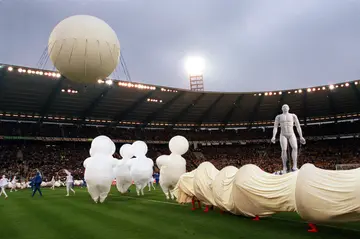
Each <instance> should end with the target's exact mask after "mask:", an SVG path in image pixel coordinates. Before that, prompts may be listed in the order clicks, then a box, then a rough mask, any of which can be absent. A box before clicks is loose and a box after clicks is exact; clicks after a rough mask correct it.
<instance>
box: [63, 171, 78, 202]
mask: <svg viewBox="0 0 360 239" xmlns="http://www.w3.org/2000/svg"><path fill="white" fill-rule="evenodd" d="M64 171H65V173H66V196H67V197H68V196H69V193H70V191H71V192H72V193H74V194H75V190H74V189H73V188H72V187H73V184H74V178H73V176H72V175H71V173H70V172H69V171H68V170H66V169H64Z"/></svg>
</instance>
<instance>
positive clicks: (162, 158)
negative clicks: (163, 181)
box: [156, 155, 169, 168]
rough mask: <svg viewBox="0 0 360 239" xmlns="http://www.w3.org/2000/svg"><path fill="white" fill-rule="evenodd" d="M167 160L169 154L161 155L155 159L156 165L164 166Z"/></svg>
mask: <svg viewBox="0 0 360 239" xmlns="http://www.w3.org/2000/svg"><path fill="white" fill-rule="evenodd" d="M168 161H169V155H161V156H159V157H158V158H157V159H156V165H157V166H158V167H159V168H161V167H162V166H165V165H166V164H167V162H168Z"/></svg>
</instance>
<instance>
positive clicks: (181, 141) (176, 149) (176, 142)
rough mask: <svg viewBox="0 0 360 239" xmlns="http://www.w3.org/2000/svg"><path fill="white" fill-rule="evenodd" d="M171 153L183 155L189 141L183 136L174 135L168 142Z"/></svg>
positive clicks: (187, 148)
mask: <svg viewBox="0 0 360 239" xmlns="http://www.w3.org/2000/svg"><path fill="white" fill-rule="evenodd" d="M169 149H170V152H171V153H174V154H179V155H183V154H185V153H186V152H187V151H188V150H189V141H188V140H187V139H186V138H185V137H184V136H180V135H177V136H174V137H172V139H171V140H170V142H169Z"/></svg>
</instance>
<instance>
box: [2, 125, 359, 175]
mask: <svg viewBox="0 0 360 239" xmlns="http://www.w3.org/2000/svg"><path fill="white" fill-rule="evenodd" d="M359 126H360V124H359V123H358V122H347V123H341V124H324V125H315V126H308V127H304V135H305V137H306V136H309V135H312V136H323V135H341V134H339V132H342V134H351V133H358V132H360V131H359V128H360V127H359ZM271 131H272V129H271V128H257V129H253V130H245V129H238V130H213V131H210V130H206V131H191V130H186V131H185V130H170V129H165V130H160V129H156V130H155V129H152V130H149V129H130V128H129V129H124V128H115V129H110V128H106V127H78V126H74V125H66V126H64V125H57V124H42V125H40V124H30V123H17V122H0V136H1V135H2V136H44V137H70V138H78V137H80V138H92V137H96V136H98V135H100V134H106V135H109V136H110V137H111V138H113V139H129V140H159V141H168V140H169V139H170V138H171V137H172V136H175V135H183V136H185V137H187V138H188V139H189V140H190V141H202V140H208V141H213V140H225V141H226V140H236V139H237V140H245V139H264V138H266V139H269V138H271V133H272V132H271ZM359 143H360V139H357V138H351V139H340V137H338V138H335V139H331V140H318V141H315V140H314V141H311V140H308V141H307V144H306V145H302V146H300V148H299V158H298V163H299V167H300V166H301V165H302V164H304V163H313V164H315V165H316V166H317V167H320V168H324V169H335V165H337V164H360V156H359V154H360V147H359V146H358V145H359ZM120 146H121V145H117V147H118V150H117V152H119V148H120ZM148 146H149V152H148V157H150V158H152V159H153V160H156V158H157V157H158V156H160V155H162V154H169V150H168V147H167V144H150V143H149V144H148ZM89 148H90V143H89V142H42V141H32V140H11V141H8V140H1V141H0V173H2V174H5V175H7V176H8V177H10V176H14V175H16V176H17V177H18V178H26V177H29V176H30V175H32V174H33V173H34V172H35V170H37V169H38V170H40V171H41V172H42V173H43V175H44V176H45V178H46V180H51V177H52V176H54V175H56V174H57V173H58V172H60V171H61V170H62V169H68V170H70V171H71V172H72V174H73V175H74V178H76V179H82V178H83V173H84V168H83V166H82V163H83V161H84V160H85V159H86V158H87V157H88V156H89ZM280 156H281V151H280V145H279V144H275V145H273V144H270V141H269V142H257V143H249V142H247V143H245V142H241V143H226V144H220V143H214V144H210V145H209V144H204V143H199V144H197V147H194V145H192V146H191V147H190V150H189V152H188V153H187V154H186V155H185V156H184V157H185V158H186V160H187V168H188V170H192V169H194V168H196V167H197V166H198V165H199V164H200V163H201V162H203V161H210V162H211V163H213V164H214V165H215V166H216V167H217V168H218V169H222V168H223V167H225V166H228V165H233V166H236V167H240V166H242V165H245V164H250V163H251V164H255V165H258V166H259V167H260V168H262V169H263V170H265V171H267V172H270V173H272V172H275V171H278V170H281V169H282V161H281V157H280ZM115 157H118V158H119V155H118V154H116V155H115ZM154 170H155V171H157V170H158V169H157V168H155V169H154Z"/></svg>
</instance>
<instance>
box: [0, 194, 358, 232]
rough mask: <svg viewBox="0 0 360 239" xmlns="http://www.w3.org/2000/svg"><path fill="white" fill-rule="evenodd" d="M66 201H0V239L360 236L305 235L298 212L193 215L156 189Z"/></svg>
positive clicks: (330, 228)
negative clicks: (255, 216) (262, 216)
mask: <svg viewBox="0 0 360 239" xmlns="http://www.w3.org/2000/svg"><path fill="white" fill-rule="evenodd" d="M75 190H76V195H75V196H73V195H71V196H70V197H65V194H66V193H65V188H57V189H55V190H54V191H52V190H50V189H43V194H44V197H43V198H41V197H39V196H38V195H36V196H35V197H34V198H31V190H30V189H26V190H22V191H18V192H12V193H10V191H9V190H7V193H8V195H9V198H8V199H7V200H4V197H1V198H0V225H1V226H0V239H35V238H36V239H42V238H44V239H45V238H46V239H70V238H74V239H75V238H76V239H80V238H81V239H88V238H89V239H90V238H91V239H100V238H101V239H113V238H114V239H115V238H116V239H119V238H124V239H144V238H146V239H152V238H154V239H193V238H194V239H203V238H204V239H205V238H206V239H215V238H224V239H240V238H253V239H262V238H274V239H285V238H286V239H288V238H291V239H297V238H299V239H304V238H326V239H332V238H334V239H335V238H336V239H339V238H354V239H355V238H360V223H348V224H342V225H318V229H319V232H318V233H308V232H307V224H306V223H305V222H304V221H302V220H301V219H300V218H299V216H298V215H297V214H296V213H280V214H276V215H274V216H273V217H271V218H267V219H261V220H260V221H252V220H251V219H249V218H244V217H239V216H234V215H231V214H220V213H219V211H218V210H217V209H216V210H214V211H210V212H209V213H204V212H203V211H202V210H197V211H191V206H190V205H185V206H184V205H179V204H177V203H176V202H175V201H166V200H165V199H164V195H163V194H162V193H161V191H160V189H159V188H156V190H155V191H151V192H148V191H147V188H146V190H145V196H143V197H138V196H136V193H135V190H134V189H133V188H132V190H131V192H130V193H128V194H126V195H120V193H118V192H117V190H116V188H112V191H111V195H109V197H108V198H107V200H106V201H105V203H104V204H95V203H94V202H93V201H92V200H91V199H90V196H89V195H88V193H87V191H86V189H80V188H75Z"/></svg>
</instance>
